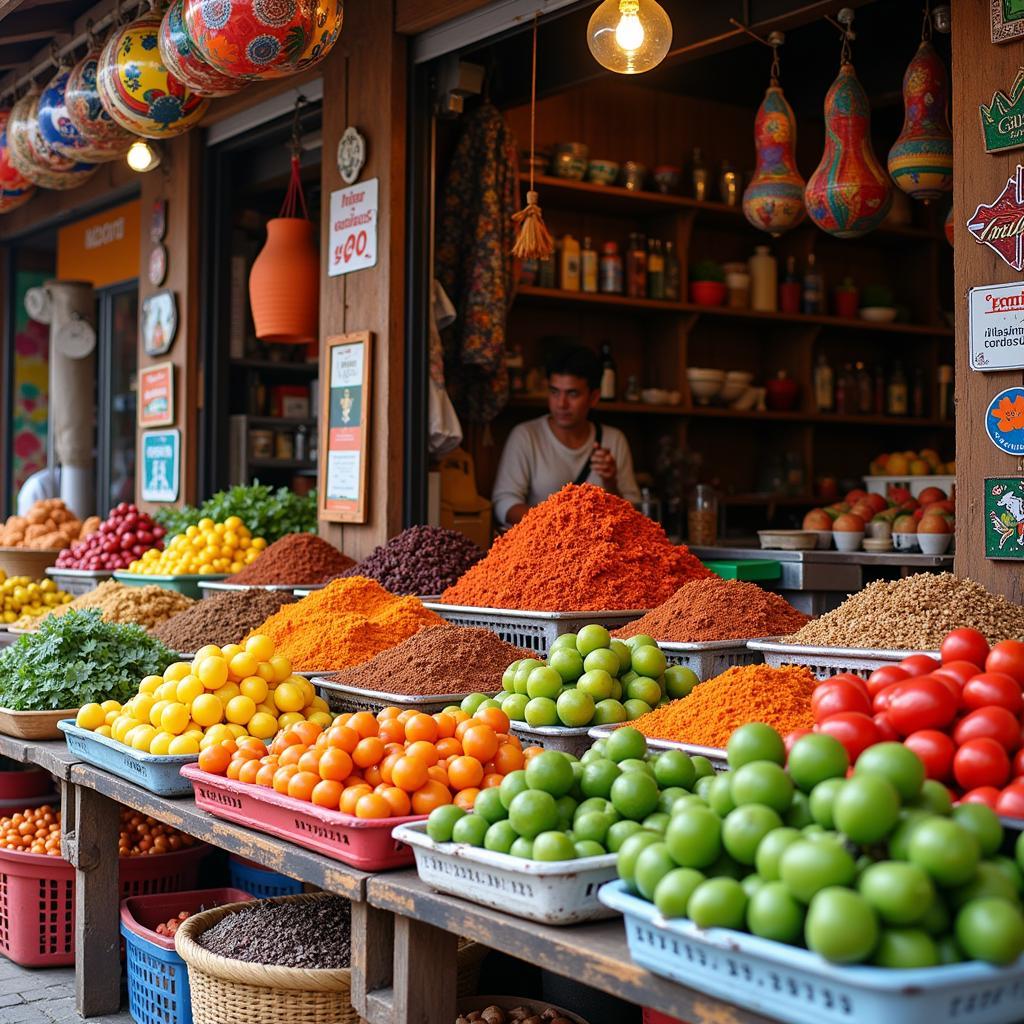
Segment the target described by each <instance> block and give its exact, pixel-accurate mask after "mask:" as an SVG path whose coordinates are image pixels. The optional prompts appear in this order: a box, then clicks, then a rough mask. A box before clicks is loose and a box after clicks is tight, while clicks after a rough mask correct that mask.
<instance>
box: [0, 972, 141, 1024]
mask: <svg viewBox="0 0 1024 1024" xmlns="http://www.w3.org/2000/svg"><path fill="white" fill-rule="evenodd" d="M88 1019H89V1024H132V1018H131V1016H130V1015H129V1014H128V1011H127V1009H125V1010H122V1012H121V1013H117V1014H114V1015H113V1016H109V1017H90V1018H88ZM82 1020H83V1018H82V1017H79V1016H78V1014H77V1013H76V1012H75V971H74V968H73V967H50V968H34V969H32V968H26V967H19V966H18V965H17V964H12V963H11V962H10V961H9V960H4V959H3V958H0V1024H80V1022H81V1021H82Z"/></svg>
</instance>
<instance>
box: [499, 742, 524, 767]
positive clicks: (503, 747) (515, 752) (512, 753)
mask: <svg viewBox="0 0 1024 1024" xmlns="http://www.w3.org/2000/svg"><path fill="white" fill-rule="evenodd" d="M525 763H526V758H525V757H523V752H522V751H521V750H520V749H519V748H518V747H517V746H515V745H513V744H512V743H500V744H498V752H497V753H496V754H495V755H494V770H495V771H496V772H500V773H501V774H502V775H508V774H509V772H515V771H518V770H519V769H520V768H522V767H523V765H524V764H525Z"/></svg>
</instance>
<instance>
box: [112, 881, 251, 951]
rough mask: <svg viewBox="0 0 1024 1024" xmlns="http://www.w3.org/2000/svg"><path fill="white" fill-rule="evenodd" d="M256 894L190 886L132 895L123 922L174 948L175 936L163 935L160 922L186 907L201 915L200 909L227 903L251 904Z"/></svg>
mask: <svg viewBox="0 0 1024 1024" xmlns="http://www.w3.org/2000/svg"><path fill="white" fill-rule="evenodd" d="M251 899H252V896H250V895H249V893H247V892H242V890H241V889H190V890H188V891H187V892H165V893H156V894H153V895H150V896H129V897H128V898H127V899H124V900H122V901H121V924H123V925H124V926H125V928H127V929H128V931H130V932H132V933H133V934H134V935H139V936H141V937H142V938H144V939H145V940H146V941H147V942H152V943H153V945H154V946H159V947H160V948H161V949H174V936H173V935H161V934H160V933H159V932H158V931H157V930H156V926H157V925H158V924H166V922H167V921H169V920H170V919H171V918H172V917H177V916H178V914H179V913H180V912H181V911H182V910H187V911H188V912H189V913H190V914H197V913H199V911H200V910H210V909H211V908H212V907H222V906H224V904H226V903H247V902H249V901H250V900H251Z"/></svg>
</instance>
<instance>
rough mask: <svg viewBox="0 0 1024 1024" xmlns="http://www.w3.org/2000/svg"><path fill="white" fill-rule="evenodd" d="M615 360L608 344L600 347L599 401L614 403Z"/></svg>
mask: <svg viewBox="0 0 1024 1024" xmlns="http://www.w3.org/2000/svg"><path fill="white" fill-rule="evenodd" d="M615 393H616V389H615V360H614V359H613V358H612V349H611V346H610V345H609V344H608V342H605V343H604V344H603V345H602V346H601V399H602V401H605V402H614V401H615Z"/></svg>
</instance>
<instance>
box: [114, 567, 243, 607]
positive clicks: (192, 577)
mask: <svg viewBox="0 0 1024 1024" xmlns="http://www.w3.org/2000/svg"><path fill="white" fill-rule="evenodd" d="M227 577H228V574H227V573H223V572H221V573H216V572H211V573H203V574H202V575H199V574H174V575H152V576H151V575H149V574H147V573H137V572H126V571H125V570H123V569H118V570H116V571H115V572H114V579H115V580H117V582H118V583H123V584H124V585H125V586H126V587H163V588H164V590H174V591H177V592H178V593H179V594H184V595H185V596H186V597H191V598H192V599H193V600H198V599H199V598H200V597H202V596H203V595H202V593H201V592H200V590H199V584H200V583H201V582H204V581H208V580H224V579H227Z"/></svg>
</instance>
